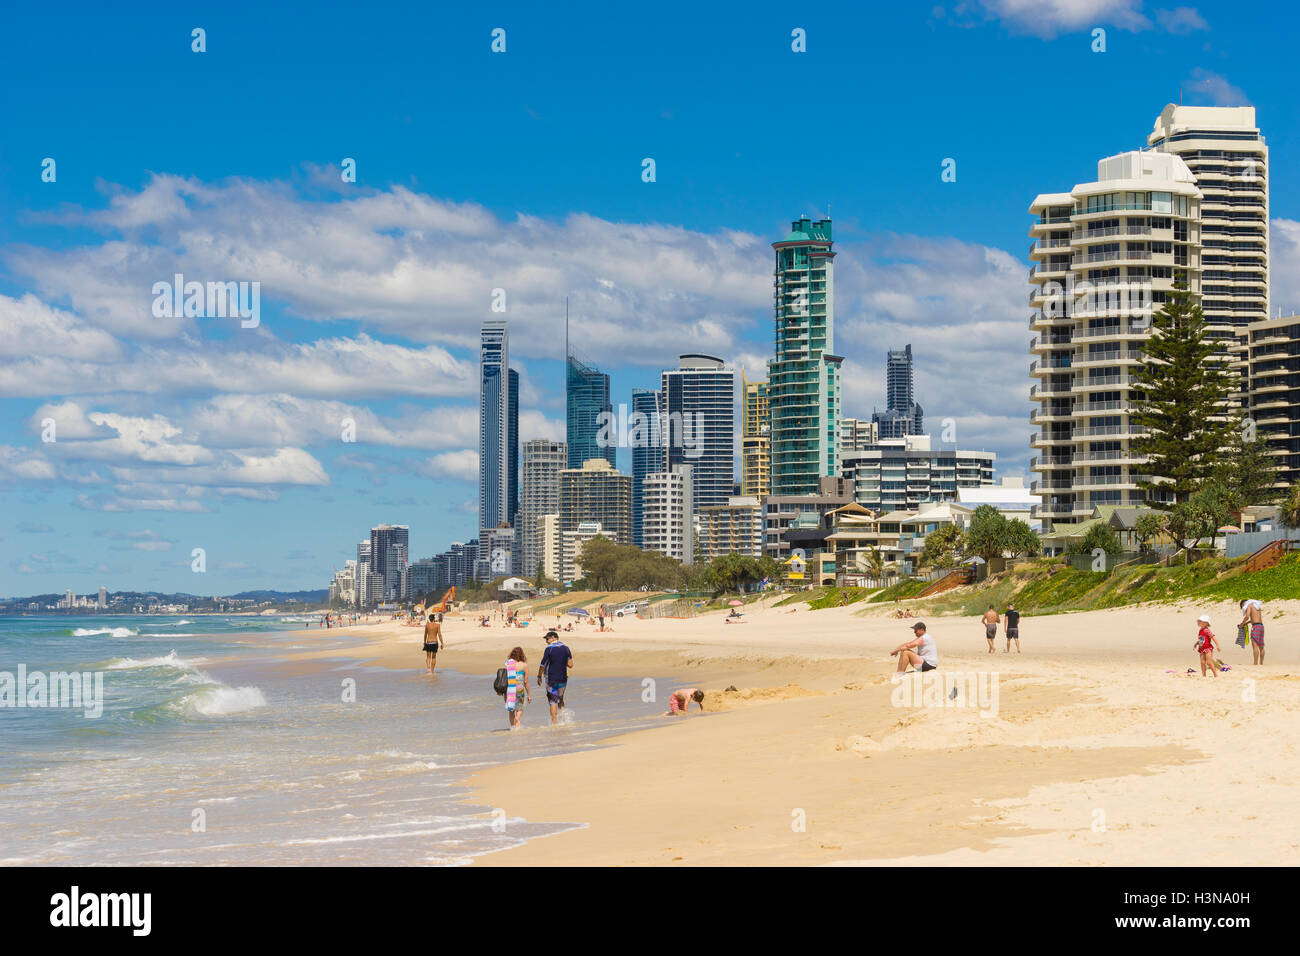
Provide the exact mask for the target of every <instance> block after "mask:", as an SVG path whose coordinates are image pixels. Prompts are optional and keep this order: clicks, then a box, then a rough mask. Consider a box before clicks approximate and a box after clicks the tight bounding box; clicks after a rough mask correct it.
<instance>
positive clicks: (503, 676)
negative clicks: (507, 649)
mask: <svg viewBox="0 0 1300 956" xmlns="http://www.w3.org/2000/svg"><path fill="white" fill-rule="evenodd" d="M509 686H510V673H509V672H508V671H507V670H506V669H505V668H504V667H498V668H497V676H496V679H495V680H494V681H492V689H493V690H494V691H496V692H497V694H498V695H499V696H501V697H504V696H506V688H507V687H509Z"/></svg>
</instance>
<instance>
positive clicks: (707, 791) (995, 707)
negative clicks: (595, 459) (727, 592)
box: [301, 601, 1300, 866]
mask: <svg viewBox="0 0 1300 956" xmlns="http://www.w3.org/2000/svg"><path fill="white" fill-rule="evenodd" d="M893 607H894V606H893V605H890V606H889V607H888V608H886V607H884V606H871V605H865V606H864V605H861V604H858V605H851V606H849V607H845V608H836V609H828V610H821V611H810V610H809V609H808V608H807V607H806V606H799V607H798V609H797V610H796V611H794V612H791V610H790V608H788V607H774V606H771V603H770V602H767V603H766V604H760V605H751V606H750V607H748V608H747V609H746V614H745V617H744V618H743V623H724V620H723V615H722V614H721V613H711V614H706V615H703V616H701V617H698V618H692V619H667V620H665V619H660V620H638V619H635V618H621V619H617V620H615V621H614V622H613V627H614V628H615V630H614V631H612V632H609V633H604V634H601V633H596V629H595V627H593V626H588V625H575V628H574V632H573V633H571V634H566V635H565V639H566V641H567V642H568V643H569V646H570V647H571V649H572V650H573V654H574V658H575V668H574V671H573V673H572V677H571V682H570V686H569V700H570V702H571V703H573V704H574V705H575V707H577V706H579V705H580V701H581V698H582V680H583V678H584V677H595V676H608V677H625V678H628V679H629V693H637V694H640V693H641V692H642V684H641V681H642V677H643V675H651V674H656V675H662V674H670V675H673V676H674V678H675V682H674V687H677V686H682V687H687V686H689V687H699V688H702V689H704V690H705V691H706V697H705V714H704V715H699V716H691V717H689V718H664V720H663V725H662V726H657V727H655V728H653V729H649V730H646V731H640V732H636V733H632V734H627V735H624V736H622V737H619V738H615V739H614V740H613V741H611V742H610V744H609V745H608V746H605V747H602V748H600V749H594V750H588V751H584V752H580V753H573V754H568V755H562V756H554V757H547V758H545V759H540V760H531V761H524V762H520V763H515V764H511V765H508V766H503V767H498V768H492V769H489V770H487V771H485V772H481V773H478V774H476V775H474V776H471V777H469V778H468V780H467V782H468V783H469V784H470V785H471V786H473V787H474V788H475V790H474V793H473V796H472V798H471V801H472V802H473V803H475V804H479V805H487V806H490V807H494V808H502V809H504V810H505V811H506V813H507V815H508V816H509V817H512V818H514V817H521V818H524V819H527V820H530V821H546V822H570V823H575V824H585V826H584V827H583V828H582V829H575V830H571V831H568V832H565V833H562V834H559V835H557V836H552V837H547V838H545V839H540V840H533V841H531V842H528V843H527V844H525V845H523V846H520V847H518V848H516V849H512V850H508V851H505V852H501V853H496V854H491V855H489V856H486V857H481V858H479V859H478V861H477V862H478V864H479V865H486V866H495V865H547V866H557V865H560V866H564V865H646V864H651V865H654V864H682V865H765V864H840V865H846V864H847V865H906V864H931V865H932V864H940V865H943V864H955V865H972V864H973V865H994V866H996V865H1034V866H1063V865H1089V866H1095V865H1110V866H1134V865H1174V866H1195V865H1211V864H1221V865H1234V864H1235V865H1287V864H1294V863H1296V862H1297V861H1300V825H1297V824H1296V822H1295V814H1294V808H1295V806H1297V805H1298V804H1300V754H1297V744H1296V740H1297V731H1298V730H1300V648H1297V641H1296V639H1295V633H1296V632H1295V622H1296V621H1297V620H1300V601H1288V602H1273V603H1271V604H1269V605H1267V607H1266V615H1265V620H1266V622H1267V627H1268V631H1267V640H1268V643H1267V649H1268V657H1267V664H1266V665H1265V666H1263V667H1254V666H1252V665H1251V663H1250V653H1249V651H1248V650H1243V649H1241V648H1238V647H1236V646H1235V644H1234V643H1233V639H1234V638H1235V625H1236V622H1237V620H1239V618H1240V615H1239V614H1237V613H1236V610H1237V609H1236V606H1235V605H1234V604H1232V603H1229V602H1221V603H1214V604H1184V605H1178V606H1174V605H1151V606H1141V607H1134V608H1119V609H1113V610H1106V611H1090V612H1081V613H1072V614H1060V615H1048V616H1042V617H1031V616H1026V617H1024V618H1023V619H1022V621H1021V628H1020V632H1021V647H1022V649H1023V653H1021V654H1016V653H1014V651H1013V652H1012V653H1009V654H1008V653H1004V652H1003V650H1002V648H1003V646H1004V644H1005V641H1004V640H1003V638H1002V636H1001V633H999V638H998V641H997V648H998V652H997V653H996V654H992V655H990V654H988V653H987V644H986V642H985V640H984V633H983V628H982V627H981V625H980V624H979V623H978V621H977V619H975V618H971V617H942V616H941V617H927V616H925V615H924V614H923V608H924V604H923V602H922V603H921V609H922V613H921V614H919V617H920V618H921V619H923V620H926V622H927V623H928V624H929V626H930V633H931V635H932V636H933V637H934V638H935V640H936V643H937V644H938V648H939V652H940V668H939V671H936V672H934V674H938V675H947V679H948V681H949V684H951V685H952V688H953V689H955V690H957V692H958V693H957V695H956V697H955V699H954V698H952V697H950V696H949V691H950V687H949V685H943V686H942V687H941V688H940V690H941V691H942V693H938V694H935V693H930V692H929V691H930V690H933V687H930V688H929V690H927V689H926V687H925V686H924V685H923V684H922V681H923V680H924V679H926V678H928V679H930V680H931V682H932V683H933V675H926V678H921V677H919V676H912V677H909V678H905V679H904V681H903V682H901V683H900V682H895V681H893V679H892V677H893V670H894V659H893V658H891V657H890V656H889V652H890V650H892V649H893V648H894V647H896V646H897V645H898V644H899V643H901V642H903V641H904V640H907V639H909V637H910V634H911V631H910V630H909V626H910V624H911V623H912V622H911V621H901V620H896V619H894V618H892V617H889V616H887V615H888V614H889V613H890V612H892V610H893ZM1202 612H1205V613H1209V614H1210V615H1211V616H1212V618H1213V621H1214V630H1215V633H1216V634H1217V635H1218V637H1219V641H1220V644H1221V645H1223V653H1222V654H1221V655H1220V656H1221V657H1222V659H1223V661H1224V662H1225V663H1226V664H1228V665H1230V666H1231V670H1230V671H1228V672H1225V673H1221V674H1219V676H1218V677H1217V678H1213V677H1208V676H1207V677H1201V676H1200V673H1199V668H1197V663H1198V662H1197V657H1196V654H1195V652H1194V651H1193V649H1192V642H1193V638H1194V637H1195V633H1196V628H1195V625H1194V619H1195V616H1196V615H1197V614H1198V613H1202ZM553 620H554V618H553V616H552V615H545V616H543V617H542V619H541V621H540V622H539V623H541V624H543V625H545V624H550V623H552V622H553ZM444 627H445V633H446V638H447V647H446V649H445V651H444V652H443V653H442V654H441V655H440V657H439V666H440V667H449V668H455V669H456V670H460V671H465V672H469V673H481V674H484V675H486V674H490V673H493V672H494V671H495V669H496V668H497V667H498V666H500V664H501V661H502V659H503V657H504V655H505V653H506V652H507V651H508V650H509V648H510V647H511V646H513V645H514V644H516V643H517V644H521V645H522V646H523V647H524V648H525V649H526V650H527V651H528V652H529V653H530V660H533V661H536V660H537V659H538V657H540V648H541V645H542V632H543V631H544V628H543V627H538V626H537V625H533V626H532V627H530V628H526V629H522V630H521V629H507V628H505V627H504V626H501V625H495V626H493V627H489V628H483V627H480V626H478V625H477V622H476V620H475V621H471V620H470V619H469V618H461V617H457V616H453V615H449V616H448V617H447V620H446V623H445V625H444ZM306 633H308V634H315V633H319V632H318V631H315V630H312V631H308V632H306ZM331 633H332V634H333V635H337V636H343V635H348V636H351V635H355V636H356V644H355V645H353V646H350V647H347V648H345V649H344V650H343V651H339V650H337V649H331V650H328V651H321V652H319V654H320V656H339V654H340V653H344V654H347V655H349V656H353V657H356V658H358V659H360V660H363V661H366V662H368V663H371V664H374V665H378V666H384V667H396V668H415V669H420V668H422V667H423V655H422V653H421V652H420V650H419V636H418V632H417V629H415V628H410V627H405V626H402V625H398V624H393V623H386V624H377V625H370V626H362V627H356V628H352V629H347V630H344V631H334V632H331ZM534 652H536V654H537V656H536V657H534V656H532V655H533V653H534ZM315 654H316V652H308V653H306V654H304V655H301V656H314V655H315ZM1188 668H1197V673H1196V674H1195V675H1191V674H1187V673H1186V671H1187V669H1188ZM908 682H912V683H910V684H908ZM674 687H664V686H662V682H661V683H660V685H658V686H657V687H656V688H655V690H656V694H657V700H659V701H661V702H663V703H664V708H665V709H666V701H667V697H668V694H669V693H670V692H671V690H673V689H674ZM727 688H734V690H732V691H730V692H728V691H727ZM484 690H485V693H487V694H490V693H491V691H490V690H489V689H488V686H487V684H486V682H485V687H484ZM977 692H982V696H981V693H977ZM994 694H995V696H994ZM691 713H692V714H693V715H696V714H698V712H697V711H696V710H695V708H694V707H692V710H691ZM525 719H526V721H527V722H528V723H530V724H532V725H540V724H543V723H545V722H546V720H547V717H546V714H545V709H544V707H543V706H542V705H541V704H540V703H535V704H534V706H533V707H532V708H531V709H530V711H529V712H528V714H527V715H526V718H525Z"/></svg>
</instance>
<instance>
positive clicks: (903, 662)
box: [889, 621, 939, 674]
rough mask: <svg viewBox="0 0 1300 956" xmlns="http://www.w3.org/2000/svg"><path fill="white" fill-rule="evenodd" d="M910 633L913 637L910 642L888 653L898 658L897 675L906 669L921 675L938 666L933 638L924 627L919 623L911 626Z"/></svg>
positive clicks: (937, 651) (937, 649) (937, 656)
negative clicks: (912, 669)
mask: <svg viewBox="0 0 1300 956" xmlns="http://www.w3.org/2000/svg"><path fill="white" fill-rule="evenodd" d="M912 633H913V634H914V635H915V637H914V638H913V639H912V640H910V641H908V642H907V643H905V644H899V645H898V646H897V647H896V648H894V649H893V650H892V651H890V652H889V656H890V657H894V656H895V655H897V656H898V670H897V673H899V674H901V673H903V672H904V671H906V670H907V668H908V667H912V668H914V669H915V670H918V671H921V672H922V673H924V672H925V671H932V670H934V669H935V668H936V667H938V666H939V648H938V647H936V646H935V643H934V638H932V637H931V636H930V635H929V634H927V633H926V630H925V625H924V624H922V623H921V622H920V621H917V622H916V623H915V624H913V625H912Z"/></svg>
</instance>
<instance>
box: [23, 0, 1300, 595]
mask: <svg viewBox="0 0 1300 956" xmlns="http://www.w3.org/2000/svg"><path fill="white" fill-rule="evenodd" d="M411 6H412V7H414V6H415V5H411ZM136 10H137V12H136V13H133V14H125V15H124V14H118V13H112V14H109V13H106V12H104V10H103V9H102V7H100V6H95V7H92V6H91V5H88V4H71V5H67V4H65V5H60V7H59V10H58V13H57V15H54V14H50V13H46V12H42V11H40V10H38V9H35V8H30V9H28V10H24V11H21V12H16V13H9V14H8V18H9V21H10V28H9V29H6V30H5V31H3V34H2V35H0V79H2V80H3V83H2V84H0V90H3V93H0V95H2V96H3V97H4V115H5V132H4V135H3V137H0V320H3V322H4V327H5V328H6V330H7V331H8V332H9V334H8V335H7V336H6V337H5V339H6V342H5V345H4V347H3V349H0V407H2V408H3V414H2V415H0V502H3V515H4V518H3V520H2V521H0V594H10V595H12V594H28V593H36V592H44V591H59V590H63V589H64V588H73V589H75V590H78V591H80V592H86V591H92V590H94V589H95V588H96V587H98V586H99V585H101V584H103V585H106V586H107V587H109V588H110V589H111V590H117V589H128V588H150V589H161V590H182V591H192V592H197V593H204V594H208V593H218V594H219V593H230V592H234V591H238V590H243V589H245V588H250V587H262V586H267V587H281V588H299V587H320V586H324V584H325V582H326V580H327V578H328V575H329V573H330V570H331V568H332V567H333V566H336V565H340V564H341V563H342V561H343V560H345V559H346V558H348V557H349V556H351V555H352V552H353V550H354V548H355V543H356V542H357V541H358V540H360V539H361V538H362V537H364V536H365V534H366V533H367V529H368V528H369V527H370V526H371V525H373V524H376V523H379V522H381V521H392V522H399V523H405V524H409V525H410V526H411V549H412V553H413V556H416V557H419V556H425V555H429V554H433V553H435V552H437V551H439V550H442V549H443V548H445V547H446V546H447V545H448V543H449V542H451V541H453V540H465V539H467V538H468V537H469V536H471V535H473V533H474V525H475V523H476V520H477V518H476V515H477V511H476V505H475V497H476V483H475V480H474V475H475V467H476V465H475V462H476V450H475V449H476V444H477V419H476V414H477V412H476V392H475V377H476V353H475V350H474V345H475V342H476V338H477V329H478V326H479V324H480V323H481V322H482V321H483V320H484V319H486V318H489V317H492V314H491V313H490V311H489V304H490V297H491V290H492V289H494V288H504V289H505V290H506V293H507V304H508V307H507V314H506V316H505V318H507V320H508V321H509V322H510V325H511V350H512V356H513V359H514V364H515V365H516V366H517V367H518V368H519V369H520V372H521V376H522V379H523V383H524V384H523V389H524V394H523V401H522V403H521V408H522V418H523V422H522V427H521V432H522V435H523V437H525V438H529V437H556V438H562V437H563V435H562V432H563V426H562V419H563V395H562V391H561V387H560V386H561V381H562V379H561V376H560V365H559V361H558V359H559V357H560V354H561V351H562V345H561V342H562V319H563V303H564V297H565V296H566V295H568V296H570V298H571V300H572V303H573V305H572V308H573V321H574V339H575V342H577V343H578V346H579V348H580V349H581V351H582V352H583V353H584V354H585V355H587V356H588V357H589V358H590V359H592V360H593V361H595V362H596V363H598V364H602V365H603V366H605V367H606V368H608V369H609V370H610V371H611V372H612V374H613V383H614V400H615V401H616V402H620V401H623V402H627V401H630V390H631V389H632V387H634V386H653V385H655V384H656V383H657V380H658V370H659V369H660V368H663V367H667V366H671V365H673V364H675V357H676V355H677V354H678V353H679V352H684V351H691V350H705V351H712V352H714V353H716V354H719V355H722V356H724V357H725V358H726V359H727V360H728V361H730V362H732V363H734V364H735V365H737V366H740V365H744V366H745V367H746V369H747V370H749V371H750V373H751V377H755V376H757V375H761V374H762V372H763V363H764V361H765V360H766V358H767V357H768V355H769V353H770V342H771V330H770V316H771V311H770V302H771V284H770V283H771V280H770V271H771V250H770V248H769V246H768V244H769V243H770V242H771V241H772V240H774V239H777V238H780V236H781V235H782V234H783V232H784V231H785V230H786V229H787V228H788V224H789V221H790V220H791V219H793V218H796V217H798V216H799V215H800V214H803V213H808V214H813V215H824V214H825V213H826V211H827V207H828V206H829V208H830V213H831V215H832V218H833V219H834V222H835V232H836V239H837V250H838V252H839V256H838V258H837V264H836V268H837V274H836V306H837V308H836V346H837V351H839V352H841V353H842V354H844V355H845V357H846V369H847V370H848V371H849V374H848V375H847V376H846V380H847V382H848V391H847V396H846V406H847V410H848V411H849V412H850V413H857V414H863V415H866V414H869V413H870V411H871V408H872V406H873V405H883V363H884V353H885V351H886V349H888V348H891V347H894V348H897V347H901V346H902V345H904V344H906V343H907V342H911V343H912V345H913V350H914V352H915V353H916V356H917V365H918V380H917V391H918V397H919V400H920V401H921V402H922V404H923V405H924V406H925V408H926V412H927V416H928V418H929V420H930V421H931V422H932V423H936V424H937V422H938V421H939V419H941V418H944V417H952V418H953V419H954V420H955V421H956V423H957V436H958V444H959V445H961V446H963V447H975V448H988V449H992V450H994V451H996V452H997V453H998V456H999V473H1006V474H1015V473H1021V472H1023V470H1024V467H1025V464H1026V460H1027V458H1028V457H1029V448H1028V439H1029V434H1030V431H1031V428H1030V426H1029V423H1028V410H1029V406H1028V402H1027V395H1028V388H1029V384H1030V382H1029V379H1028V365H1029V361H1030V356H1029V353H1028V344H1029V339H1030V337H1031V336H1030V333H1029V330H1028V326H1027V322H1028V314H1029V310H1028V307H1027V305H1026V296H1027V289H1028V286H1027V281H1026V271H1027V269H1028V262H1027V261H1026V255H1025V250H1026V248H1027V245H1028V238H1027V236H1026V230H1027V226H1028V216H1027V213H1026V208H1027V206H1028V203H1029V201H1030V200H1031V199H1032V198H1033V196H1034V195H1035V194H1036V193H1038V192H1046V191H1056V190H1061V189H1068V188H1069V187H1070V186H1072V185H1073V184H1074V183H1076V182H1083V181H1087V180H1090V179H1092V178H1094V174H1095V168H1096V161H1097V160H1098V159H1099V158H1101V157H1103V156H1106V155H1109V154H1113V153H1116V152H1120V151H1123V150H1125V149H1132V148H1137V147H1139V146H1141V145H1143V144H1144V142H1145V136H1146V134H1147V132H1149V130H1150V129H1151V124H1152V122H1153V121H1154V119H1155V117H1156V116H1157V114H1158V113H1159V111H1160V110H1161V108H1162V107H1163V106H1164V105H1165V104H1166V103H1168V102H1172V101H1177V100H1178V99H1179V97H1180V96H1181V97H1182V100H1183V102H1186V103H1205V104H1220V105H1253V106H1255V107H1256V109H1257V115H1258V121H1259V124H1260V126H1261V127H1262V129H1263V131H1264V133H1265V136H1266V137H1267V140H1268V143H1269V147H1270V150H1271V156H1272V171H1273V175H1272V182H1271V203H1272V216H1273V256H1274V261H1273V302H1274V306H1275V307H1276V306H1279V305H1281V306H1282V307H1283V308H1284V309H1285V310H1286V311H1292V310H1294V309H1295V308H1297V306H1298V304H1300V294H1298V293H1300V283H1298V282H1297V281H1296V279H1295V278H1294V275H1295V270H1294V265H1295V263H1296V261H1297V260H1298V259H1300V252H1298V251H1297V249H1298V248H1300V223H1297V222H1296V220H1297V219H1300V211H1298V210H1297V205H1298V200H1300V197H1298V196H1297V188H1298V186H1297V181H1296V177H1294V176H1292V175H1291V170H1292V169H1293V168H1294V165H1293V164H1292V163H1290V162H1289V161H1288V157H1291V156H1293V155H1295V147H1296V145H1297V144H1296V142H1295V140H1296V137H1297V135H1298V131H1297V127H1296V123H1295V120H1294V107H1293V105H1292V104H1293V88H1294V84H1293V81H1292V79H1291V77H1290V76H1289V66H1290V62H1291V61H1290V56H1289V55H1290V53H1291V49H1290V47H1291V46H1292V45H1293V37H1294V36H1295V35H1296V30H1295V26H1296V24H1295V22H1294V20H1295V17H1296V15H1295V14H1294V13H1293V12H1292V11H1291V10H1289V9H1286V8H1280V7H1279V8H1277V9H1269V10H1261V11H1259V12H1254V11H1252V10H1251V9H1250V8H1243V7H1241V6H1240V5H1228V4H1217V3H1204V4H1201V3H1198V4H1196V5H1195V6H1194V7H1191V6H1179V5H1177V4H1175V3H1169V4H1167V5H1158V4H1151V3H1147V4H1142V3H1139V2H1137V0H1056V2H1054V3H1050V4H1030V3H1026V2H1022V0H987V2H983V3H976V2H972V3H961V4H940V5H933V4H890V5H884V4H880V5H876V4H871V5H863V4H847V3H846V4H825V5H816V6H810V7H808V8H807V9H802V8H797V7H795V8H792V7H791V6H790V5H789V4H752V3H749V4H743V5H741V4H717V5H708V6H707V8H706V6H705V5H686V4H655V5H652V6H650V7H646V8H641V7H633V8H628V9H627V10H621V9H616V8H613V7H611V6H610V5H606V4H585V3H575V4H546V5H544V6H543V5H531V4H530V5H527V6H519V7H515V6H510V5H494V6H488V7H476V6H473V5H468V4H466V5H461V6H459V7H457V8H456V9H453V10H449V11H443V10H437V9H434V8H431V7H428V6H427V5H420V8H419V9H415V10H412V9H408V8H407V7H406V6H404V5H396V4H384V3H374V4H367V5H364V6H360V7H358V6H354V5H348V6H331V5H329V4H313V5H310V6H307V5H303V6H300V7H299V8H297V9H280V10H267V9H264V8H262V7H261V6H260V5H259V6H257V7H254V6H244V5H241V4H229V3H227V4H221V5H211V6H205V5H198V6H193V7H191V8H189V9H188V10H186V11H184V12H178V11H177V10H176V9H175V8H174V6H173V5H165V4H157V5H136ZM195 27H200V28H202V29H204V30H205V31H206V45H207V50H206V52H203V53H195V52H193V51H192V50H191V30H192V29H193V28H195ZM498 27H499V28H502V29H504V30H505V31H506V51H505V52H504V53H493V52H492V51H491V49H490V44H491V31H492V30H493V29H494V28H498ZM1097 27H1100V28H1102V29H1104V30H1105V31H1106V35H1105V39H1106V50H1105V52H1104V53H1094V52H1093V51H1092V49H1091V47H1092V44H1093V40H1092V30H1093V29H1094V28H1097ZM795 28H801V29H803V30H805V31H806V35H807V52H804V53H795V52H793V51H792V49H791V31H792V30H794V29H795ZM47 157H49V158H52V159H54V160H55V163H56V166H55V170H56V178H55V181H54V182H43V181H42V177H41V172H42V161H43V160H44V159H45V158H47ZM347 157H350V158H353V159H355V160H356V166H357V181H356V182H355V183H344V182H343V181H342V180H341V177H340V164H341V162H342V161H343V160H344V158H347ZM646 157H650V158H653V159H654V160H655V165H656V181H655V182H653V183H646V182H643V181H642V178H641V170H642V160H643V159H644V158H646ZM947 158H952V159H954V160H956V169H957V179H956V182H952V183H945V182H943V181H942V180H941V177H940V172H941V164H942V163H943V161H944V160H945V159H947ZM178 271H179V272H182V273H183V274H185V275H186V277H187V279H198V280H200V281H215V280H220V281H226V280H233V281H239V280H247V281H258V282H260V283H261V300H262V301H261V309H262V311H261V322H260V325H259V326H258V327H257V328H255V329H244V328H240V326H239V324H238V323H237V322H234V321H231V320H228V319H205V318H191V319H183V318H182V319H171V318H165V317H164V318H157V317H155V316H154V315H153V314H152V311H151V306H152V303H153V298H154V297H153V295H152V293H151V287H152V285H153V283H154V282H156V281H160V280H170V279H171V277H172V275H173V274H174V273H175V272H178ZM46 418H52V419H54V421H55V422H56V436H57V440H56V441H54V442H52V443H51V442H43V441H42V440H41V432H42V428H41V424H40V423H41V421H42V420H43V419H46ZM344 418H351V419H352V420H354V421H355V422H356V423H357V441H356V442H352V443H349V442H344V441H342V440H341V439H340V435H341V428H340V422H341V421H342V420H343V419H344ZM624 454H626V453H624ZM196 547H202V548H203V549H204V550H205V552H206V555H207V572H206V573H205V574H204V575H202V576H198V575H195V574H193V573H192V572H191V570H190V553H191V549H192V548H196Z"/></svg>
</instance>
